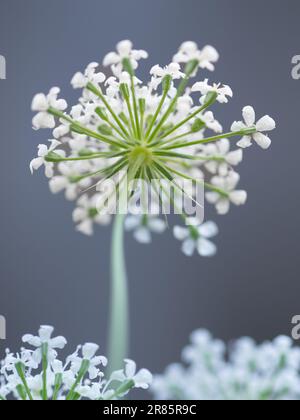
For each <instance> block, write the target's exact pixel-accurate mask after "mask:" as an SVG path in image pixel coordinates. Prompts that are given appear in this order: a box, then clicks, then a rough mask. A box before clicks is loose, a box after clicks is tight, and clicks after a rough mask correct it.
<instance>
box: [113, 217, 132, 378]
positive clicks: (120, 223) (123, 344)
mask: <svg viewBox="0 0 300 420" xmlns="http://www.w3.org/2000/svg"><path fill="white" fill-rule="evenodd" d="M124 219H125V216H124V215H120V214H117V215H116V216H115V221H114V226H113V233H112V244H111V298H110V324H109V352H108V356H109V366H108V374H110V373H112V372H113V371H115V370H119V369H122V368H123V367H124V359H126V357H128V349H129V344H128V343H129V304H128V284H127V275H126V264H125V253H124Z"/></svg>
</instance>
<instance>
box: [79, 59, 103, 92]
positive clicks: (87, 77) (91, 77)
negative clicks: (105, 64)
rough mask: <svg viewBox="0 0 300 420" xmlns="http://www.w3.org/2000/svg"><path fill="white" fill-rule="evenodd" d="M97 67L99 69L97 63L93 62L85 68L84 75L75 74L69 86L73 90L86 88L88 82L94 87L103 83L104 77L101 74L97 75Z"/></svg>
mask: <svg viewBox="0 0 300 420" xmlns="http://www.w3.org/2000/svg"><path fill="white" fill-rule="evenodd" d="M97 67H99V63H96V62H93V63H90V64H89V65H88V66H87V68H86V69H85V72H84V74H83V73H81V72H77V73H76V74H75V75H74V76H73V78H72V80H71V85H72V86H73V88H74V89H83V88H85V87H86V85H87V84H88V82H91V83H93V84H95V85H99V84H101V83H103V82H104V81H105V75H104V74H103V73H102V72H98V73H97V71H96V69H97Z"/></svg>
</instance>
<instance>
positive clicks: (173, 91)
mask: <svg viewBox="0 0 300 420" xmlns="http://www.w3.org/2000/svg"><path fill="white" fill-rule="evenodd" d="M147 57H148V54H147V52H146V51H144V50H136V49H134V48H133V45H132V43H131V42H130V41H128V40H125V41H121V42H120V43H119V44H118V45H117V50H116V51H115V52H111V53H109V54H107V55H106V56H105V58H104V60H103V66H110V71H111V72H112V74H113V75H112V76H110V77H106V76H105V75H104V74H103V73H102V72H101V71H100V70H101V68H100V65H99V63H98V62H93V63H90V64H89V65H88V66H87V68H86V69H85V70H84V71H83V72H77V73H76V74H75V75H74V77H73V78H72V80H71V84H72V86H73V88H75V89H81V90H82V93H81V96H80V98H79V101H78V103H77V104H76V105H75V106H73V107H71V108H70V109H69V111H67V109H68V104H67V102H66V101H65V100H64V99H60V98H59V94H60V89H59V88H57V87H54V88H52V89H51V90H50V91H49V93H48V94H43V93H40V94H37V95H36V96H35V97H34V99H33V102H32V110H33V111H34V112H36V115H35V116H34V118H33V127H34V129H35V130H38V129H42V128H46V129H51V130H52V136H51V138H50V140H49V142H50V143H49V145H43V144H42V145H39V147H38V156H37V157H36V158H35V159H33V160H32V162H31V164H30V168H31V170H32V171H34V170H37V169H39V168H41V167H44V169H45V175H46V177H47V178H49V185H50V189H51V191H52V193H54V194H56V193H59V192H64V193H65V197H66V199H67V200H72V201H75V202H76V208H75V210H74V212H73V220H74V222H75V224H76V228H77V230H78V231H80V232H81V233H84V234H86V235H92V234H93V232H94V226H95V224H100V225H106V224H109V223H110V220H111V216H112V214H115V213H114V212H112V211H111V208H110V206H105V203H106V202H107V201H108V200H109V199H111V195H113V194H114V195H117V193H118V194H119V193H121V192H123V193H124V192H125V194H126V195H130V194H131V192H132V191H131V190H130V189H129V186H128V181H129V182H132V181H135V180H142V181H144V182H145V183H147V184H151V183H152V182H153V181H154V180H164V181H168V182H169V183H170V184H171V185H172V187H173V189H175V190H176V192H177V193H178V192H182V187H181V182H180V181H185V182H187V181H191V182H195V183H196V184H201V185H202V186H203V187H204V188H205V192H206V199H207V201H208V202H209V203H211V204H213V205H214V206H215V208H216V211H217V213H218V214H221V215H224V214H226V213H228V211H229V209H230V207H231V206H232V205H236V206H240V205H243V204H244V203H245V202H246V199H247V194H246V191H244V190H241V189H239V188H238V184H239V181H240V176H239V174H238V173H237V172H236V168H237V166H238V165H239V164H240V163H241V161H242V159H243V150H242V149H245V148H248V147H249V146H251V145H252V143H253V142H255V143H257V144H258V145H259V146H260V147H261V148H263V149H267V148H268V147H269V146H270V144H271V140H270V138H269V137H268V136H267V135H266V133H268V132H269V131H271V130H273V129H274V128H275V121H274V120H273V119H272V118H270V117H269V116H264V117H263V118H261V119H259V121H258V122H257V121H256V115H255V111H254V109H253V108H252V107H251V106H247V107H245V108H244V109H243V120H244V121H243V122H242V121H238V122H234V123H233V125H232V127H231V129H230V130H228V132H227V133H226V132H224V131H223V128H222V126H221V124H220V123H219V122H218V121H217V119H216V118H215V116H214V114H213V112H212V111H211V110H210V108H211V107H212V106H213V105H214V104H225V103H228V101H229V99H230V98H231V97H232V96H233V92H232V90H231V88H230V87H229V86H228V85H225V84H222V83H210V82H209V81H208V79H204V80H202V79H200V80H198V81H196V82H192V83H191V84H190V85H189V83H190V82H191V80H192V79H193V78H194V77H196V76H197V73H198V71H199V70H200V71H204V70H205V71H213V70H214V68H215V64H216V62H217V61H218V59H219V54H218V52H217V51H216V50H215V48H213V47H212V46H206V47H204V48H202V49H200V48H198V46H197V44H195V43H194V42H185V43H183V44H182V45H181V46H180V48H179V50H178V52H177V53H176V55H175V56H174V57H173V60H172V62H171V63H170V64H168V65H167V66H165V67H161V66H159V65H156V66H154V67H152V68H151V70H150V79H149V81H148V82H147V83H145V84H143V82H142V81H141V80H139V78H138V77H137V75H136V71H137V68H138V63H139V61H140V60H142V59H146V58H147ZM207 133H208V134H207ZM234 138H236V139H237V141H234V140H233V139H234ZM231 143H232V146H233V147H231ZM234 144H237V146H238V147H235V146H234ZM125 175H126V180H125ZM107 180H111V181H113V182H114V184H115V187H116V188H115V190H114V192H113V193H109V194H108V195H107V191H106V192H104V191H103V188H102V187H103V184H104V183H105V182H106V181H107ZM162 195H163V196H164V197H163V198H162ZM186 195H188V194H186ZM190 196H191V198H192V199H194V200H195V197H194V192H193V191H192V192H191V193H190ZM116 201H118V200H116ZM165 201H168V202H169V203H170V202H171V204H172V206H173V208H176V203H173V201H172V197H171V196H168V195H166V194H165V192H163V194H160V192H157V202H158V203H161V202H165ZM104 207H105V209H104ZM161 213H162V212H161ZM144 216H145V217H140V215H138V216H135V215H131V216H130V220H129V221H128V223H127V226H128V227H129V229H130V230H133V231H134V236H135V238H136V239H137V240H138V241H140V242H142V243H148V242H150V240H151V232H152V233H153V232H154V233H161V232H163V231H164V230H165V229H164V228H165V227H166V223H165V218H161V221H159V220H157V218H156V217H155V220H152V219H153V217H152V216H153V215H151V214H144ZM187 218H188V215H187V214H186V213H184V212H183V213H182V222H183V223H186V219H187ZM134 219H135V220H134ZM198 219H199V217H198ZM194 222H195V223H193V226H192V227H190V228H189V229H187V230H185V231H184V230H182V229H178V228H175V230H174V233H175V236H176V238H177V239H179V240H182V241H184V243H183V246H182V250H183V252H184V253H185V254H186V255H189V256H190V255H192V254H193V253H194V252H195V251H197V252H198V253H199V254H200V255H203V256H212V255H214V254H215V250H216V247H215V246H214V245H213V244H211V242H210V241H208V240H207V239H208V238H207V236H205V235H204V236H203V235H202V232H201V229H200V228H199V225H200V220H198V225H197V223H196V222H197V221H194ZM195 224H196V226H195ZM211 226H212V225H211V224H210V227H211ZM204 230H205V232H207V229H206V228H204ZM210 231H211V233H213V232H216V228H214V229H211V230H210ZM210 237H211V234H209V238H210Z"/></svg>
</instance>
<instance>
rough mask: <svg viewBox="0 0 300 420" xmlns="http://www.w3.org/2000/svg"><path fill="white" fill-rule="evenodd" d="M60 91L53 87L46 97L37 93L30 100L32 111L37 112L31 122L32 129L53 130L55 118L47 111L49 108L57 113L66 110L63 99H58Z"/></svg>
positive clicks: (65, 103)
mask: <svg viewBox="0 0 300 420" xmlns="http://www.w3.org/2000/svg"><path fill="white" fill-rule="evenodd" d="M59 93H60V89H59V88H58V87H54V88H52V89H50V92H49V93H48V95H47V96H46V95H44V94H43V93H38V94H37V95H35V96H34V98H33V100H32V105H31V109H32V111H35V112H38V113H37V114H36V115H35V116H34V117H33V120H32V125H33V128H34V129H36V130H38V129H40V128H54V127H55V118H54V116H53V115H51V114H49V113H48V112H47V111H48V109H49V108H55V109H57V110H59V111H64V110H65V109H67V107H68V104H67V102H66V101H65V100H64V99H58V95H59Z"/></svg>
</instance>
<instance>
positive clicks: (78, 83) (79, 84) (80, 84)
mask: <svg viewBox="0 0 300 420" xmlns="http://www.w3.org/2000/svg"><path fill="white" fill-rule="evenodd" d="M86 84H87V78H86V77H85V76H84V74H82V73H80V72H78V73H76V74H74V76H73V78H72V80H71V85H72V86H73V88H74V89H83V88H84V87H85V86H86Z"/></svg>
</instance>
